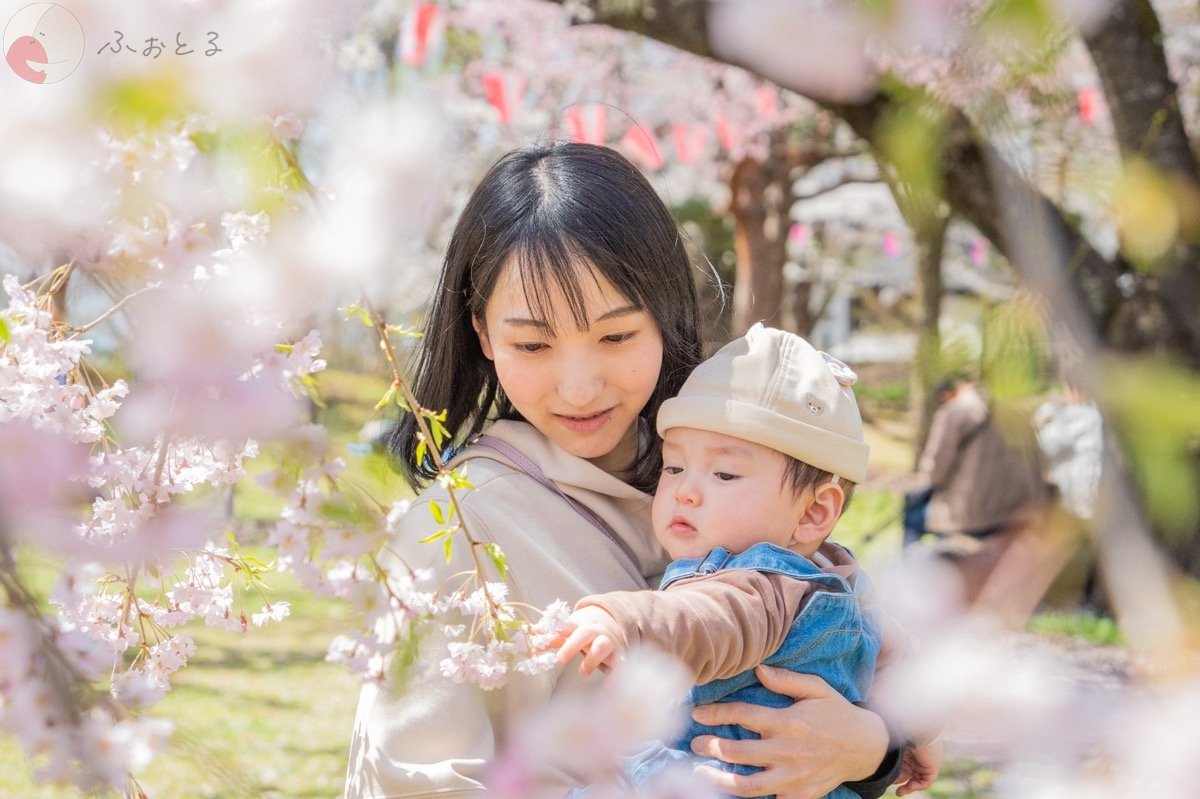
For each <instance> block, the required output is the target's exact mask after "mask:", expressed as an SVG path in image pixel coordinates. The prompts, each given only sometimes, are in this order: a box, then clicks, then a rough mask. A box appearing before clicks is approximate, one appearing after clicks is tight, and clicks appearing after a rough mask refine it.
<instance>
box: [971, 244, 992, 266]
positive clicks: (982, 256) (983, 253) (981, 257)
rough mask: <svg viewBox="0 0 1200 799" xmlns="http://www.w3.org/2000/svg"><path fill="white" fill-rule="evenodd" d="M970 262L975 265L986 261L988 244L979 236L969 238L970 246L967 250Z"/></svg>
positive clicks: (980, 264) (981, 264)
mask: <svg viewBox="0 0 1200 799" xmlns="http://www.w3.org/2000/svg"><path fill="white" fill-rule="evenodd" d="M969 254H970V257H971V263H972V264H973V265H975V266H983V265H984V264H985V263H987V257H988V245H987V242H986V241H984V240H983V239H981V238H974V239H971V248H970V250H969Z"/></svg>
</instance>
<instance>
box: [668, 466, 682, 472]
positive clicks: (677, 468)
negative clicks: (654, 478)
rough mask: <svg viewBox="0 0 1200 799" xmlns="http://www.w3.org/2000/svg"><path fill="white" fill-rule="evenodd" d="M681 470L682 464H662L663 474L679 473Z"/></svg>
mask: <svg viewBox="0 0 1200 799" xmlns="http://www.w3.org/2000/svg"><path fill="white" fill-rule="evenodd" d="M682 471H683V467H682V466H664V467H663V474H679V473H680V472H682Z"/></svg>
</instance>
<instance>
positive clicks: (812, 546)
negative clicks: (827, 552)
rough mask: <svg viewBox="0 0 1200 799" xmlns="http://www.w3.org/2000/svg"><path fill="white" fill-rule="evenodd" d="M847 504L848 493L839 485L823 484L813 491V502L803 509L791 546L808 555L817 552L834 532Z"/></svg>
mask: <svg viewBox="0 0 1200 799" xmlns="http://www.w3.org/2000/svg"><path fill="white" fill-rule="evenodd" d="M845 504H846V493H845V492H844V491H843V490H842V487H841V486H840V485H838V484H837V483H821V484H820V485H819V486H817V487H816V488H815V489H813V494H812V500H811V501H810V502H809V503H808V506H807V507H802V508H801V512H800V517H799V520H798V521H797V522H796V529H795V531H794V532H793V533H792V540H791V542H790V543H791V544H792V545H794V546H798V547H799V549H800V550H801V551H802V552H803V553H805V554H807V553H808V552H810V551H813V552H815V551H816V549H817V547H819V546H820V545H821V543H822V542H823V541H824V540H825V539H826V538H828V537H829V534H830V533H832V532H833V527H834V525H836V524H837V520H838V519H839V518H840V517H841V515H842V507H843V506H844V505H845Z"/></svg>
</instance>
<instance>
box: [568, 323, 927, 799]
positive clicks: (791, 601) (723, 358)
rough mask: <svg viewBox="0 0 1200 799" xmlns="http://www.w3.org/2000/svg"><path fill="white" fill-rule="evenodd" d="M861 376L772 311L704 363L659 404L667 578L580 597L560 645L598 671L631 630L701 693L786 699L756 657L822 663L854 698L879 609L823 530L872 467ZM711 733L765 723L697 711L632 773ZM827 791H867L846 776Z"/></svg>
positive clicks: (649, 773)
mask: <svg viewBox="0 0 1200 799" xmlns="http://www.w3.org/2000/svg"><path fill="white" fill-rule="evenodd" d="M856 380H857V377H856V376H855V374H854V372H852V371H851V370H850V369H849V367H847V366H846V365H845V364H843V363H841V362H840V361H838V360H836V359H835V358H832V357H831V356H829V355H827V354H825V353H820V352H817V351H816V350H815V349H813V347H812V346H811V345H810V344H809V343H808V342H807V341H805V340H804V339H802V338H800V337H799V336H796V335H793V334H791V333H787V332H785V331H782V330H775V329H772V328H766V327H763V326H762V325H761V324H760V325H755V326H754V327H753V328H752V329H751V330H750V331H749V332H748V333H746V335H745V336H743V337H741V338H739V339H737V340H735V341H733V342H731V343H729V344H727V345H726V346H725V347H723V348H722V349H721V350H720V351H718V352H717V353H716V354H715V355H713V356H712V357H711V358H709V359H708V360H707V361H705V362H704V363H702V364H701V365H700V366H698V367H697V368H696V370H695V371H694V372H693V373H692V375H691V376H690V377H689V378H688V380H687V382H685V383H684V385H683V387H682V389H681V390H680V392H679V395H678V396H676V397H674V398H673V399H670V400H667V401H666V402H665V403H664V404H663V406H662V408H661V409H660V410H659V413H658V432H659V433H660V434H661V435H662V437H663V470H662V475H661V477H660V479H659V483H658V489H657V491H656V493H655V496H654V505H653V510H652V519H653V524H654V533H655V535H656V536H657V538H658V540H659V542H660V543H661V544H662V545H663V547H664V548H665V549H666V550H667V552H668V553H669V554H670V555H671V557H672V558H673V561H672V563H671V564H670V565H669V566H668V567H667V570H666V573H665V574H664V576H663V580H662V584H661V586H660V588H661V589H662V590H660V591H618V592H613V593H608V594H598V595H594V596H588V597H585V598H584V599H582V600H580V601H579V603H578V604H577V605H576V607H575V611H574V612H573V613H572V614H571V618H570V620H569V622H568V626H567V629H566V630H565V632H564V635H565V640H564V641H563V643H562V644H561V646H560V648H559V653H558V659H559V661H560V662H564V663H565V662H566V661H568V660H569V659H571V658H572V657H573V656H574V655H575V654H577V653H583V656H584V657H583V662H582V664H581V666H580V670H581V671H582V672H584V673H589V672H591V671H593V670H594V669H595V668H596V667H597V666H600V665H602V664H603V665H612V664H613V663H614V662H615V660H616V658H617V657H618V656H619V655H620V654H621V653H622V652H624V651H625V650H626V649H628V648H629V647H630V646H633V645H636V644H653V645H655V646H657V647H659V648H660V649H664V650H666V651H669V652H672V653H674V654H675V655H676V656H678V657H679V658H680V659H681V660H682V661H683V663H684V664H685V665H686V666H687V668H688V669H690V671H691V673H692V674H693V677H694V681H695V683H696V686H695V687H694V688H693V689H692V691H691V693H690V694H689V696H688V700H689V702H691V703H692V704H693V705H703V704H708V703H712V702H735V701H736V702H748V703H751V704H759V705H768V706H772V707H786V706H789V705H790V704H791V703H792V702H793V701H794V700H793V699H792V698H791V697H788V696H784V695H782V694H778V693H775V692H772V691H770V690H769V689H767V688H766V687H765V686H764V685H763V684H762V683H761V682H760V681H759V679H758V677H757V676H756V674H755V668H756V667H757V666H758V665H760V664H762V665H767V666H775V667H778V668H784V669H789V670H792V671H796V672H802V673H806V674H815V675H818V676H820V677H822V678H823V679H824V680H825V681H826V682H827V683H829V684H830V685H831V686H832V687H833V688H834V689H835V690H837V691H839V692H840V693H841V694H842V695H843V696H845V697H846V698H847V699H849V700H850V701H852V702H861V701H864V700H865V699H866V698H867V694H868V691H869V689H870V686H871V681H872V678H873V675H874V672H875V669H876V662H877V660H878V659H879V657H880V646H881V642H882V641H881V639H882V634H881V620H880V617H879V614H877V613H876V612H875V611H874V610H873V609H872V608H871V606H870V604H871V603H870V602H869V600H868V591H867V580H866V577H865V576H864V575H863V574H862V573H861V572H860V571H859V569H858V567H857V564H856V562H855V560H854V558H853V556H852V555H851V554H850V553H849V552H848V551H847V550H845V549H843V548H842V547H840V546H838V545H836V544H833V543H830V542H828V541H827V540H826V539H827V538H828V537H829V535H830V533H831V532H832V531H833V528H834V526H835V525H836V523H837V520H838V518H839V517H840V516H841V513H842V510H843V509H844V508H845V505H846V503H847V502H848V501H849V499H850V496H851V494H852V493H853V491H854V486H855V484H856V483H858V482H861V481H862V479H863V478H864V477H865V476H866V470H867V455H868V447H867V444H866V442H865V441H864V439H863V428H862V420H861V418H860V416H859V412H858V405H857V403H856V402H855V399H854V394H853V392H852V391H851V390H850V386H851V385H853V383H854V382H856ZM888 643H889V646H894V642H891V641H890V640H889V642H888ZM709 734H711V735H716V736H718V737H721V738H749V737H758V736H757V734H756V733H754V732H752V731H750V730H747V729H745V728H743V727H736V726H730V725H724V726H717V727H712V726H705V725H702V724H699V723H697V722H694V721H693V722H692V723H691V724H690V726H689V727H688V729H687V730H686V732H685V733H684V735H683V737H682V738H681V739H679V740H678V741H675V742H673V743H672V745H671V746H670V747H664V746H662V745H656V746H652V747H650V748H648V749H647V750H645V751H644V752H642V753H641V754H639V755H638V756H637V757H636V758H634V759H633V760H632V761H631V763H630V764H629V773H630V777H631V779H632V780H633V782H634V784H635V785H644V784H645V783H646V782H648V781H649V780H650V779H652V778H653V776H654V775H655V774H657V773H658V772H659V771H661V770H662V769H663V768H664V767H665V766H666V765H667V764H669V763H671V762H676V761H679V760H683V759H690V758H691V754H690V744H691V741H692V739H693V738H695V737H696V736H699V735H709ZM914 752H915V757H916V760H915V761H914V760H913V758H914ZM914 752H910V753H909V755H908V757H907V760H908V761H909V763H910V764H911V763H914V762H915V764H916V766H917V767H919V768H920V769H923V770H925V771H928V770H931V771H932V773H931V775H930V776H929V777H928V781H929V782H932V779H933V776H932V775H936V771H937V767H938V765H940V760H941V755H940V752H941V750H940V744H938V743H937V742H936V741H931V742H926V745H925V746H923V747H918V748H917V749H915V750H914ZM711 764H712V765H719V767H721V768H725V769H729V770H733V771H737V772H739V773H743V774H745V773H752V772H754V771H758V770H759V769H758V768H757V767H754V766H744V765H737V764H723V763H722V764H718V763H716V762H715V761H712V762H711ZM910 771H911V768H910ZM906 787H907V786H906ZM914 790H915V787H914ZM906 792H907V791H906ZM828 796H831V797H837V798H838V799H842V798H843V797H844V798H845V799H850V798H851V797H854V796H855V794H854V793H853V792H851V791H850V790H849V789H848V788H845V787H839V788H837V789H836V790H835V791H834V792H833V793H831V794H828Z"/></svg>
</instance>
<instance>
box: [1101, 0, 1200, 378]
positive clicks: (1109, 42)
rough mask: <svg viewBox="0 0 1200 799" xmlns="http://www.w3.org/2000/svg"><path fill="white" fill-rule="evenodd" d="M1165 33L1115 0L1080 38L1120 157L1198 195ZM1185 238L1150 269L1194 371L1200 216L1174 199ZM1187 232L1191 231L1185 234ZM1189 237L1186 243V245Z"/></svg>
mask: <svg viewBox="0 0 1200 799" xmlns="http://www.w3.org/2000/svg"><path fill="white" fill-rule="evenodd" d="M1162 40H1163V33H1162V27H1161V25H1160V24H1159V21H1158V16H1157V15H1156V14H1155V12H1154V7H1153V6H1152V5H1151V4H1150V2H1149V0H1121V1H1120V2H1118V3H1116V4H1115V5H1114V6H1113V8H1112V11H1111V13H1110V14H1109V15H1108V16H1107V17H1106V18H1105V20H1104V22H1103V24H1102V25H1100V26H1099V27H1098V28H1096V29H1095V30H1094V31H1092V32H1091V34H1089V35H1088V36H1087V37H1085V39H1084V41H1085V42H1086V43H1087V47H1088V51H1089V52H1090V53H1091V55H1092V61H1093V62H1094V63H1095V65H1096V71H1097V73H1098V74H1099V75H1100V82H1101V83H1102V84H1103V86H1104V94H1105V97H1106V99H1107V100H1108V105H1109V109H1110V110H1111V112H1112V120H1113V130H1114V133H1115V134H1116V140H1117V147H1118V148H1119V150H1120V153H1121V158H1122V159H1123V160H1124V161H1126V162H1129V161H1130V160H1132V159H1136V158H1142V159H1145V160H1146V161H1149V162H1150V163H1151V164H1153V165H1154V166H1155V167H1156V168H1157V169H1159V170H1160V171H1161V172H1162V173H1163V174H1164V175H1166V176H1167V177H1168V178H1169V179H1170V181H1171V183H1172V184H1173V187H1174V189H1175V191H1176V192H1181V193H1183V194H1184V195H1190V196H1191V197H1193V198H1194V197H1195V196H1197V194H1200V165H1198V164H1197V161H1196V155H1195V153H1194V152H1193V151H1192V146H1191V142H1190V141H1189V140H1188V134H1187V129H1186V128H1185V127H1184V122H1183V115H1182V113H1181V112H1180V109H1179V92H1178V87H1177V86H1176V84H1175V81H1174V80H1173V79H1172V78H1171V73H1170V71H1169V70H1168V68H1167V59H1166V55H1165V53H1164V52H1163V47H1162ZM1176 201H1177V206H1178V207H1179V211H1180V214H1181V216H1182V217H1184V218H1183V219H1182V220H1181V221H1182V225H1183V228H1184V236H1183V237H1181V238H1180V240H1179V243H1178V246H1176V247H1174V248H1173V251H1172V252H1171V253H1169V254H1168V255H1167V256H1166V257H1165V258H1164V263H1161V264H1158V265H1157V269H1155V270H1154V273H1155V277H1156V278H1157V282H1158V283H1159V284H1160V287H1159V290H1158V291H1157V292H1156V293H1157V294H1158V295H1159V296H1160V297H1161V298H1162V300H1163V304H1164V306H1165V307H1166V309H1167V310H1168V312H1169V314H1170V316H1171V321H1172V324H1170V325H1168V328H1167V331H1166V334H1167V336H1169V337H1170V338H1169V340H1168V341H1167V342H1166V343H1167V345H1168V346H1169V348H1170V349H1172V350H1175V351H1177V352H1182V353H1185V354H1187V355H1188V357H1189V360H1190V361H1191V362H1192V364H1193V366H1200V248H1198V247H1197V246H1196V243H1195V240H1194V239H1195V238H1196V236H1197V227H1198V226H1200V219H1197V218H1196V214H1195V212H1194V211H1193V212H1192V218H1191V219H1188V218H1186V216H1187V212H1188V210H1189V209H1188V208H1187V207H1186V206H1187V205H1190V204H1191V203H1183V202H1179V198H1176ZM1189 228H1190V230H1189ZM1189 234H1190V235H1191V237H1192V239H1193V240H1192V241H1188V240H1187V236H1188V235H1189Z"/></svg>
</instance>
